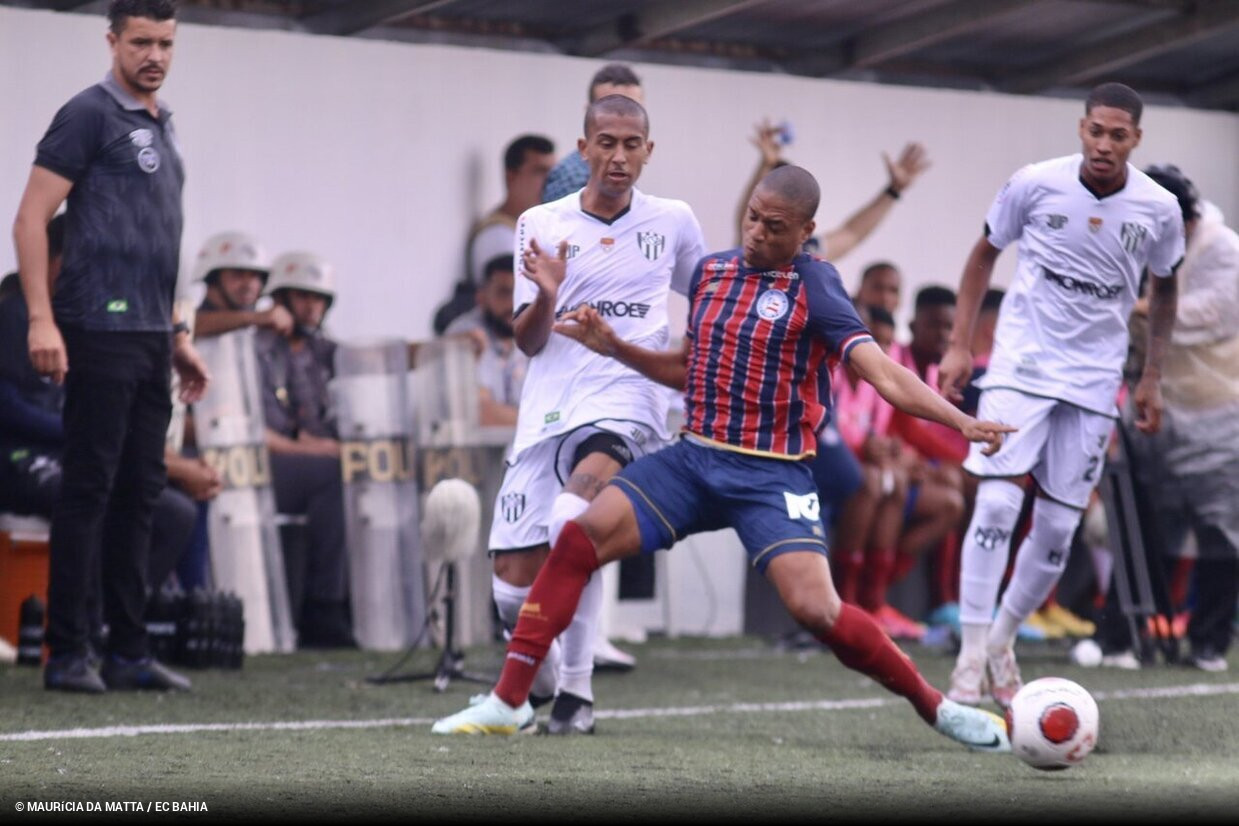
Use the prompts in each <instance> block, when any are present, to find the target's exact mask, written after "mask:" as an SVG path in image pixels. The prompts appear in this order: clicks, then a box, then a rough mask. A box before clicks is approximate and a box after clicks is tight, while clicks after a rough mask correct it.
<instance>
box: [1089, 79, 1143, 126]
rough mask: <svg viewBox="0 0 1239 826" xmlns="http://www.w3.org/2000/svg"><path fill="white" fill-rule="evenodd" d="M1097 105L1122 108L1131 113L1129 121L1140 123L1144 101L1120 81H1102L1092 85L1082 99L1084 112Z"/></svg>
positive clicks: (1091, 109) (1137, 124)
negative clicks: (1097, 84) (1086, 96)
mask: <svg viewBox="0 0 1239 826" xmlns="http://www.w3.org/2000/svg"><path fill="white" fill-rule="evenodd" d="M1097 106H1109V107H1110V108H1112V109H1122V110H1123V111H1124V112H1126V113H1127V114H1129V115H1131V122H1132V123H1134V124H1135V125H1136V126H1139V125H1140V115H1141V114H1143V112H1144V101H1143V100H1141V99H1140V95H1138V94H1136V90H1135V89H1133V88H1131V87H1130V86H1125V85H1123V84H1122V83H1103V84H1101V85H1100V86H1094V87H1093V90H1092V91H1091V92H1089V93H1088V99H1087V100H1085V101H1084V114H1086V115H1087V114H1088V113H1089V112H1091V111H1093V108H1094V107H1097Z"/></svg>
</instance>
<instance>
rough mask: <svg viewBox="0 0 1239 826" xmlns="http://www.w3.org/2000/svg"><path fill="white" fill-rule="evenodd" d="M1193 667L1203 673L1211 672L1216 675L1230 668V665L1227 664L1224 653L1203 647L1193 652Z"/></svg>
mask: <svg viewBox="0 0 1239 826" xmlns="http://www.w3.org/2000/svg"><path fill="white" fill-rule="evenodd" d="M1192 665H1194V666H1196V667H1197V668H1199V669H1200V670H1201V671H1209V672H1212V673H1214V674H1218V673H1221V672H1222V671H1226V670H1227V669H1228V668H1230V664H1229V663H1227V662H1226V658H1225V657H1224V656H1222V653H1221V652H1220V651H1218V650H1217V649H1215V648H1209V647H1203V648H1200V649H1199V650H1197V651H1193V652H1192Z"/></svg>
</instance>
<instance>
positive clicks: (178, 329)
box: [172, 321, 189, 338]
mask: <svg viewBox="0 0 1239 826" xmlns="http://www.w3.org/2000/svg"><path fill="white" fill-rule="evenodd" d="M181 333H185V334H186V335H188V334H189V325H188V324H186V323H185V322H184V321H178V322H176V323H175V324H173V325H172V337H173V338H176V337H177V336H178V335H179V334H181Z"/></svg>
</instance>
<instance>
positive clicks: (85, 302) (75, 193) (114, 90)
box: [13, 0, 208, 693]
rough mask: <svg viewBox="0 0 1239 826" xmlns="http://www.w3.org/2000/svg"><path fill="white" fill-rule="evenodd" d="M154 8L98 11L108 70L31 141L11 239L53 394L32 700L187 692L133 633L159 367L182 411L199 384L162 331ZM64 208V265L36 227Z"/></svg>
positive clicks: (158, 472) (165, 62) (165, 219)
mask: <svg viewBox="0 0 1239 826" xmlns="http://www.w3.org/2000/svg"><path fill="white" fill-rule="evenodd" d="M175 11H176V10H175V6H174V4H173V3H172V2H170V0H113V2H111V3H110V4H109V7H108V20H109V23H110V31H109V32H108V34H107V40H108V44H109V46H110V47H111V50H112V70H111V71H110V72H109V73H108V75H107V76H106V77H105V78H104V79H103V81H102V82H101V83H98V84H96V85H94V86H92V87H90V88H89V89H86V90H85V91H83V92H81V93H80V94H78V95H77V96H75V97H74V98H73V99H72V100H70V101H69V102H68V103H67V104H65V105H64V106H63V107H62V108H61V110H60V111H59V112H57V113H56V117H55V118H54V119H53V121H52V125H51V126H50V127H49V128H48V130H47V133H46V134H45V135H44V136H43V139H42V141H40V142H39V147H38V151H37V154H36V156H35V162H34V167H33V169H32V170H31V172H30V179H29V182H28V183H27V185H26V191H25V193H24V194H23V195H22V201H21V205H20V206H19V207H18V213H17V220H16V222H15V224H14V227H13V236H14V239H15V240H16V242H17V261H18V268H19V271H20V273H21V282H22V290H23V292H24V293H25V296H26V303H27V305H28V312H29V318H30V332H29V335H28V338H27V343H28V347H29V352H30V360H31V362H32V363H33V364H34V366H35V369H37V370H38V371H39V373H40V374H42V375H45V376H50V377H51V378H52V380H53V381H55V382H57V383H60V382H64V384H65V407H64V427H65V449H64V457H63V469H64V475H63V481H62V483H61V498H60V502H59V503H58V505H57V507H56V510H55V512H54V513H53V515H52V529H51V566H50V568H51V570H50V576H49V581H48V623H47V637H46V639H47V645H48V648H49V649H50V654H51V657H50V659H49V660H48V663H47V665H46V667H45V668H44V671H43V684H44V686H45V687H46V688H49V689H56V690H66V691H83V692H90V693H100V692H103V691H105V690H107V689H109V688H110V689H141V688H153V689H187V688H189V681H188V680H186V679H185V678H184V677H182V676H180V675H178V674H175V673H173V672H171V671H169V670H167V669H166V668H164V667H163V666H162V665H160V664H159V663H157V662H155V661H154V660H153V659H151V657H150V653H149V648H148V645H147V639H146V629H145V626H144V624H143V616H142V615H143V609H144V606H145V600H146V555H147V552H148V549H149V547H150V531H151V514H152V511H153V507H154V502H155V500H156V498H158V496H159V493H160V491H161V490H162V489H163V487H164V484H165V481H166V475H165V466H164V451H163V448H164V433H165V432H166V430H167V427H168V418H169V415H170V413H171V389H170V376H169V369H168V366H169V362H171V364H172V366H173V367H174V368H175V369H176V371H177V373H178V375H179V376H180V380H181V396H182V398H184V399H185V400H186V401H196V400H198V399H199V398H201V396H202V393H203V391H204V390H205V389H206V385H207V381H208V376H207V372H206V368H205V366H204V365H203V363H202V361H201V359H199V357H198V354H197V353H196V352H195V351H194V348H193V344H192V343H191V342H190V340H189V335H188V331H187V329H186V328H185V327H184V326H183V325H181V324H180V322H179V321H177V320H176V319H175V318H174V317H173V295H174V292H175V287H176V275H177V269H178V265H179V259H180V244H181V221H182V218H181V185H182V183H183V181H184V171H183V169H182V166H181V160H180V155H179V153H178V151H177V146H176V138H175V135H174V133H173V129H172V123H171V120H170V119H171V112H170V111H169V110H168V109H167V108H166V107H164V106H163V105H162V104H161V103H160V102H159V101H158V100H157V99H156V96H155V93H156V91H157V90H158V89H159V87H160V86H161V85H162V84H163V80H164V77H165V76H166V75H167V72H168V67H169V65H170V64H171V59H172V44H173V38H174V35H175V34H176V21H175V19H174V16H175ZM66 199H67V200H68V202H69V204H68V211H67V213H66V218H65V220H66V231H65V249H64V261H63V263H62V265H61V270H60V273H59V275H58V276H57V278H56V281H55V283H54V285H53V284H52V283H51V281H50V279H49V278H48V269H47V224H48V222H49V221H50V220H51V218H52V216H53V215H54V214H55V213H56V210H57V209H58V208H59V207H60V205H61V204H62V203H63V202H64V201H65V200H66ZM100 555H102V570H103V601H104V618H105V620H106V621H107V623H108V626H109V637H108V652H107V656H106V657H105V658H104V661H103V666H102V669H101V671H99V672H96V671H95V669H94V667H93V665H92V663H91V661H90V658H89V656H88V651H89V647H88V633H89V621H88V618H87V616H86V612H85V610H83V606H84V605H85V604H86V602H87V600H86V594H87V592H88V589H89V588H90V585H91V578H90V571H91V568H92V566H93V565H95V564H97V562H98V560H99V559H100Z"/></svg>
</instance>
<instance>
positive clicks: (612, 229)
mask: <svg viewBox="0 0 1239 826" xmlns="http://www.w3.org/2000/svg"><path fill="white" fill-rule="evenodd" d="M578 146H579V149H580V151H581V154H582V155H583V156H584V158H585V160H586V161H587V162H588V164H589V169H590V177H589V182H588V183H586V185H585V187H584V188H583V189H582V190H580V191H579V192H574V193H572V194H571V195H567V196H565V197H563V198H560V199H559V200H556V201H551V202H550V203H546V204H542V205H539V206H535V207H533V208H531V209H529V210H528V211H526V212H525V213H524V214H523V215H521V217H520V220H519V221H518V222H517V228H516V259H517V265H518V266H519V267H521V270H522V272H523V273H524V274H525V277H523V278H519V279H518V280H517V284H516V291H515V296H514V306H515V307H516V310H515V323H514V329H515V333H516V343H517V345H518V346H519V347H520V348H521V350H522V351H524V352H525V353H526V354H527V355H529V356H530V357H531V358H530V361H529V369H528V372H527V374H526V377H525V383H524V387H523V389H522V392H521V400H520V412H519V414H518V418H517V424H516V437H515V440H514V442H513V445H512V451H511V455H510V456H509V458H508V463H507V470H506V472H505V474H504V478H503V485H502V487H501V488H500V490H499V495H498V497H497V499H496V502H495V517H494V522H493V525H492V527H491V533H490V541H489V544H488V547H489V548H490V552H491V555H492V557H493V560H494V578H493V591H494V599H495V605H496V606H497V608H498V610H499V616H500V618H501V619H502V620H503V622H504V624H505V625H506V626H507V627H509V628H511V627H514V626H515V625H516V620H517V617H518V615H519V612H520V610H521V606H522V604H523V603H524V601H525V597H526V596H527V595H528V593H529V586H530V585H531V584H532V583H533V580H534V578H535V577H536V576H537V573H538V570H539V569H540V568H541V566H542V563H543V561H544V560H545V559H546V555H547V554H548V553H549V551H550V544H551V543H553V542H554V540H555V537H556V536H558V534H559V531H560V529H561V528H562V527H563V525H564V523H565V522H567V521H568V520H570V519H572V518H574V517H576V516H578V515H580V514H581V513H582V512H583V511H584V510H585V508H586V507H587V506H588V505H589V502H590V501H592V500H593V498H594V497H595V496H596V495H597V494H598V492H599V491H601V490H602V488H603V486H604V485H605V484H606V482H607V480H608V479H610V478H611V477H612V476H614V475H615V474H616V473H617V472H618V471H619V470H620V469H621V468H622V467H624V466H625V465H626V464H628V463H629V462H631V461H632V460H633V459H634V458H636V457H637V456H641V455H643V454H645V453H648V452H650V451H652V450H655V449H657V448H658V447H661V446H662V445H663V444H665V442H666V440H667V439H668V438H669V437H668V434H667V430H666V420H667V407H668V402H669V393H668V391H667V390H666V389H665V388H663V387H661V386H659V385H656V384H655V383H653V382H652V381H650V380H649V379H647V378H645V377H644V376H642V375H640V374H639V373H637V372H635V371H633V370H631V369H629V368H627V367H624V366H623V365H621V364H620V363H619V362H618V361H616V360H614V359H611V358H607V357H605V356H602V355H599V354H597V353H594V352H593V351H591V350H589V349H588V348H586V347H583V346H582V345H580V344H578V343H577V342H575V341H573V340H572V339H570V338H566V337H564V336H562V335H557V334H554V333H553V332H552V326H553V325H554V323H555V320H556V318H557V317H559V316H560V315H562V314H563V313H565V312H568V311H570V310H572V309H575V308H577V307H579V306H581V305H582V304H588V305H589V306H591V307H593V308H594V309H595V310H597V311H598V313H599V314H600V315H602V316H603V317H605V318H606V319H607V321H608V322H609V323H610V324H611V325H613V326H614V327H615V329H616V331H617V332H618V333H619V334H620V335H621V336H622V337H623V338H625V339H627V340H629V341H632V342H634V343H637V344H640V345H641V346H643V347H649V348H654V349H661V348H663V347H665V346H666V345H667V344H668V337H669V333H668V327H667V291H668V288H672V289H676V290H677V291H679V292H681V293H683V292H684V291H685V290H686V289H687V287H688V282H689V280H690V278H691V277H692V272H693V268H694V267H695V266H696V264H697V261H698V260H699V259H700V258H701V256H702V255H703V254H704V252H705V243H704V240H703V239H702V235H701V227H700V226H699V225H698V223H697V219H696V217H695V216H694V215H693V212H692V209H690V208H689V206H688V204H686V203H684V202H683V201H675V200H670V199H666V198H656V197H653V196H651V195H646V194H645V193H643V192H640V191H638V190H637V189H636V188H635V187H634V184H635V183H636V181H637V177H638V176H639V175H640V174H641V169H642V167H643V166H644V165H645V163H646V161H647V160H648V159H649V156H650V153H651V151H652V150H653V148H654V143H653V141H651V140H650V139H649V120H648V118H647V116H646V113H645V110H644V109H643V108H642V107H641V105H640V104H639V103H637V102H635V101H633V100H631V99H629V98H627V97H624V96H622V95H610V96H607V97H604V98H600V99H599V100H597V101H595V102H594V103H592V104H591V105H590V107H589V109H588V110H587V112H586V115H585V137H584V138H582V139H580V140H579V141H578ZM552 249H554V250H558V253H559V255H560V257H562V258H565V259H567V267H566V271H565V272H564V275H563V279H562V281H556V280H553V279H551V278H548V277H547V276H545V275H544V274H542V273H539V272H537V271H536V270H535V269H534V267H533V266H532V261H533V260H534V256H536V254H537V252H538V250H552ZM601 608H602V583H601V577H600V575H595V576H594V577H593V579H592V581H591V582H590V583H589V585H588V587H587V588H586V590H585V592H584V593H583V594H582V596H581V601H580V604H579V605H578V606H577V609H576V614H575V616H574V618H573V620H572V624H571V625H570V626H569V628H568V629H567V630H566V631H564V633H563V634H562V635H561V637H560V639H559V647H560V654H559V662H558V663H556V662H555V659H556V658H555V652H553V651H552V654H551V656H549V657H548V658H547V661H546V664H544V666H543V669H542V671H541V672H540V673H539V675H538V679H537V681H536V682H535V684H534V689H533V695H531V696H535V695H536V696H539V698H540V699H542V700H543V701H545V700H547V699H549V698H550V696H551V695H554V698H555V703H554V705H553V707H552V709H551V718H550V722H549V724H548V728H549V731H550V732H551V733H553V734H569V733H573V732H581V733H588V732H592V731H593V691H592V687H591V679H592V674H593V650H594V640H595V635H596V631H597V625H598V619H599V612H600V610H601ZM556 672H558V675H557V674H556Z"/></svg>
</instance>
